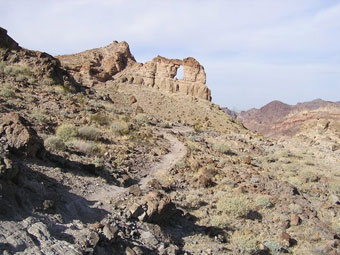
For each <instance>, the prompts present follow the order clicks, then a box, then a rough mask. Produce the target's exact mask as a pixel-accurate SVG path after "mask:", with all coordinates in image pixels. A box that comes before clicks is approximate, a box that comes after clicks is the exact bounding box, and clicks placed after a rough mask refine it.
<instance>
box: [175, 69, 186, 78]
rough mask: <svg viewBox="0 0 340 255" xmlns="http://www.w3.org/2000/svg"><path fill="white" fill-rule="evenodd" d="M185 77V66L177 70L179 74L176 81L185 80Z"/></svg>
mask: <svg viewBox="0 0 340 255" xmlns="http://www.w3.org/2000/svg"><path fill="white" fill-rule="evenodd" d="M183 76H184V69H183V66H179V67H178V69H177V74H176V76H175V79H178V80H180V79H183Z"/></svg>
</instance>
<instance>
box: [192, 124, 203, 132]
mask: <svg viewBox="0 0 340 255" xmlns="http://www.w3.org/2000/svg"><path fill="white" fill-rule="evenodd" d="M194 131H195V132H201V131H202V127H201V125H200V124H198V123H195V124H194Z"/></svg>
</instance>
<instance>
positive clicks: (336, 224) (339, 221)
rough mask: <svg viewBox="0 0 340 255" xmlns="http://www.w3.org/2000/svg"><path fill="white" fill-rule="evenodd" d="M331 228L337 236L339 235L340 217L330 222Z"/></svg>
mask: <svg viewBox="0 0 340 255" xmlns="http://www.w3.org/2000/svg"><path fill="white" fill-rule="evenodd" d="M331 226H332V228H333V230H334V232H335V233H336V234H337V235H340V217H338V218H337V219H336V218H335V219H332V220H331Z"/></svg>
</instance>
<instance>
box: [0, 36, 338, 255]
mask: <svg viewBox="0 0 340 255" xmlns="http://www.w3.org/2000/svg"><path fill="white" fill-rule="evenodd" d="M0 60H1V62H0V84H1V87H0V112H1V116H0V136H1V137H0V138H1V139H0V142H1V147H0V205H1V211H0V221H1V222H0V252H1V253H3V254H128V255H140V254H163V255H165V254H168V255H172V254H281V253H282V254H283V253H290V254H299V255H301V254H302V255H304V254H305V255H307V254H308V255H309V254H320V255H321V254H338V253H339V235H340V224H339V206H340V205H339V195H340V184H339V183H340V175H339V168H338V166H339V160H340V157H339V156H340V149H339V138H340V136H339V132H340V126H339V125H338V126H337V125H335V124H327V123H324V124H322V123H320V127H319V131H318V132H319V133H318V134H319V136H318V137H317V138H314V137H307V136H301V137H299V140H296V139H292V140H289V139H287V140H285V139H281V140H274V139H270V138H265V137H263V136H261V135H260V134H257V133H254V132H252V131H249V130H247V129H246V128H244V127H243V125H242V124H240V123H239V122H238V121H236V120H234V119H232V118H231V117H229V116H227V115H226V114H225V113H224V112H223V111H222V110H221V109H220V107H219V106H218V105H215V104H213V103H212V102H211V101H210V100H211V96H210V90H209V89H208V88H207V86H206V74H205V72H204V68H203V66H201V64H199V63H198V61H197V60H195V59H194V58H191V57H189V58H186V59H184V60H178V59H167V58H164V57H156V58H154V59H153V60H152V61H150V62H147V63H145V64H140V63H137V62H136V61H135V59H134V57H133V56H132V54H131V53H130V50H129V47H128V44H127V43H125V42H122V43H118V42H113V43H112V44H110V45H109V46H106V47H103V48H98V49H93V50H89V51H85V52H82V53H78V54H74V55H67V56H58V57H56V58H55V57H52V56H50V55H48V54H46V53H41V52H37V51H31V50H27V49H23V48H21V47H20V46H19V45H18V44H17V43H16V42H15V41H14V40H13V39H11V38H10V37H9V36H8V35H7V31H5V30H4V29H0ZM180 65H183V67H184V78H183V79H180V80H177V79H176V78H175V76H176V72H177V69H178V67H179V66H180ZM321 124H322V125H321ZM330 132H332V137H331V139H328V138H327V137H328V136H329V135H328V134H329V133H330Z"/></svg>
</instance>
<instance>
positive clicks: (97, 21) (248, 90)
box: [0, 0, 340, 111]
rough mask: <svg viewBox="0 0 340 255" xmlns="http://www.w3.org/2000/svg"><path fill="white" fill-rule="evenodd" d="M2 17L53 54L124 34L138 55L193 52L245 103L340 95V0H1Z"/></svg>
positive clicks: (215, 90)
mask: <svg viewBox="0 0 340 255" xmlns="http://www.w3.org/2000/svg"><path fill="white" fill-rule="evenodd" d="M0 26H1V27H3V28H5V29H7V30H8V34H9V35H10V36H11V37H12V38H13V39H15V40H16V41H17V42H18V43H19V44H20V45H21V46H22V47H25V48H28V49H35V50H40V51H45V52H48V53H50V54H52V55H61V54H69V53H76V52H80V51H83V50H86V49H91V48H97V47H101V46H105V45H107V44H109V43H111V42H112V41H114V40H117V41H127V42H128V43H129V45H130V49H131V52H132V54H133V55H134V56H135V58H136V60H137V61H138V62H146V61H149V60H151V59H152V58H154V57H155V56H157V55H162V56H165V57H168V58H180V59H183V58H185V57H188V56H192V57H194V58H196V59H197V60H198V61H199V62H200V63H201V64H202V65H203V66H204V68H205V71H206V73H207V86H208V87H209V88H210V89H211V90H212V97H213V102H214V103H217V104H219V105H221V106H226V107H228V108H230V109H232V110H236V111H240V110H247V109H250V108H253V107H256V108H259V107H261V106H263V105H264V104H267V103H269V102H270V101H272V100H281V101H283V102H285V103H289V104H295V103H297V102H304V101H309V100H313V99H316V98H322V99H324V100H330V101H340V0H256V1H255V0H209V1H208V0H206V1H203V0H100V1H98V0H58V1H56V0H30V1H27V0H10V1H9V0H0Z"/></svg>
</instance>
